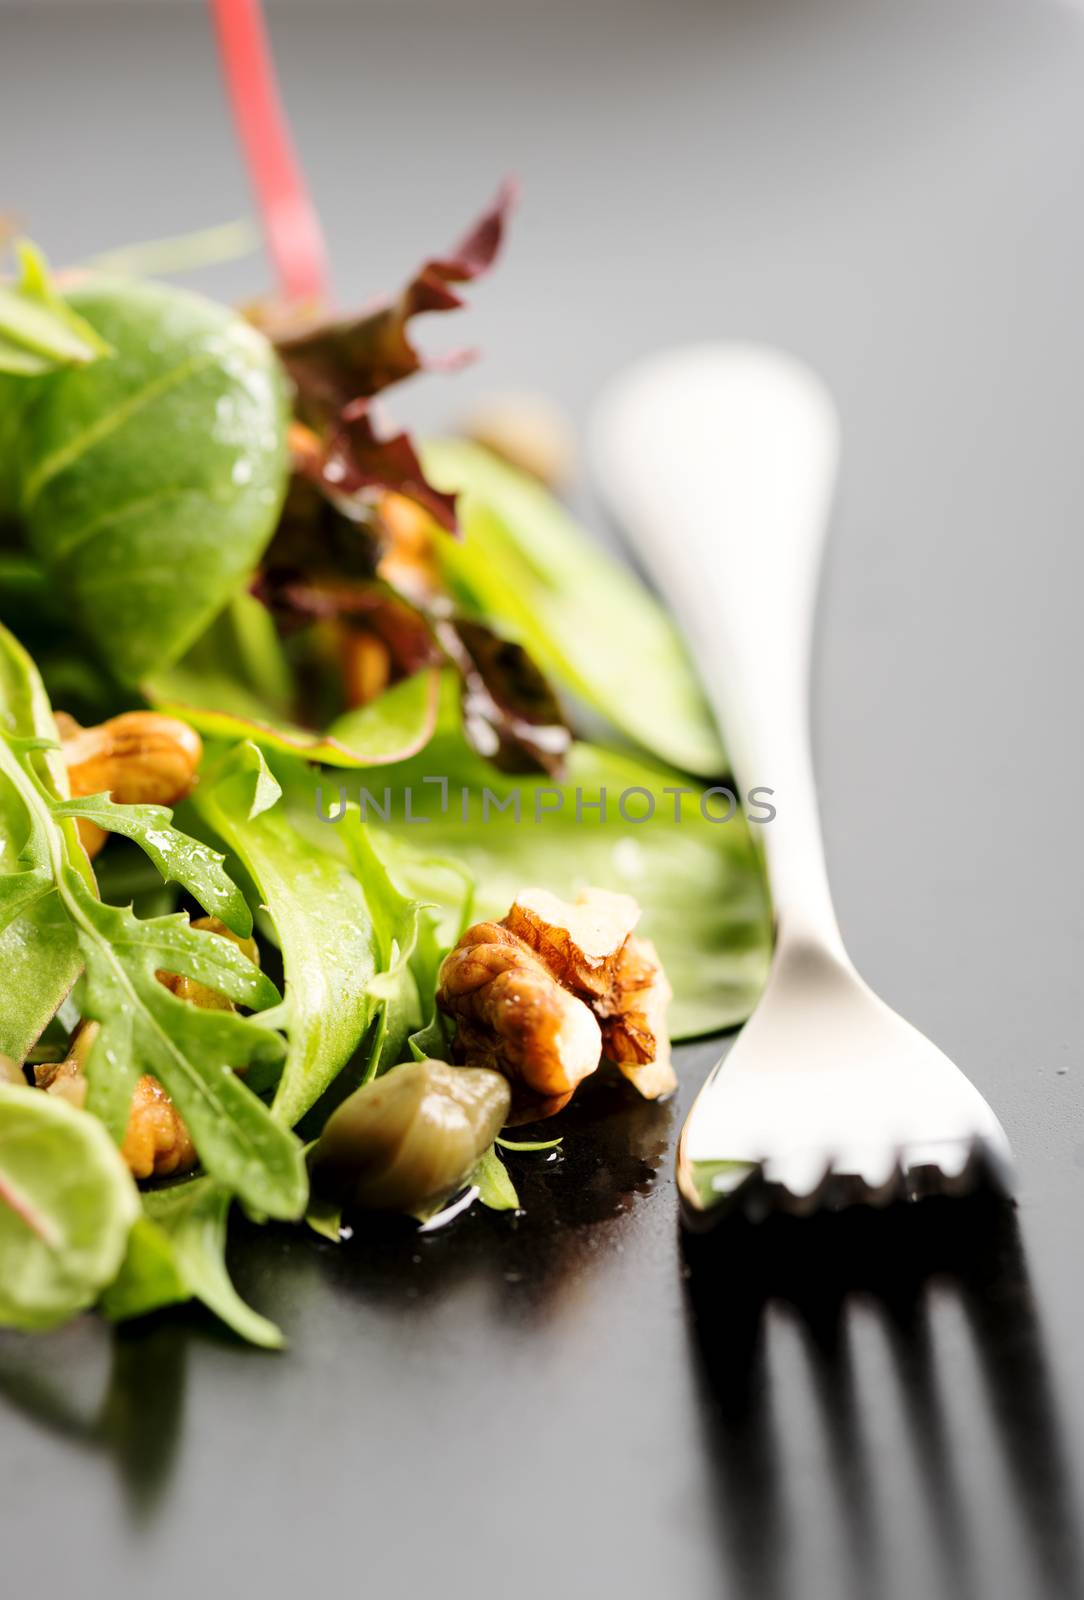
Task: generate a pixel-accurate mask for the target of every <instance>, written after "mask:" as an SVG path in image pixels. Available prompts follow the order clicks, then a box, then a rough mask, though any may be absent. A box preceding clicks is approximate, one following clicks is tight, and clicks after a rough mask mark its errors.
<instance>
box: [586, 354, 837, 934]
mask: <svg viewBox="0 0 1084 1600" xmlns="http://www.w3.org/2000/svg"><path fill="white" fill-rule="evenodd" d="M838 441H839V428H838V422H837V418H836V413H835V408H834V406H833V404H832V401H831V399H830V397H829V395H828V394H827V392H826V390H825V389H824V387H823V385H822V384H821V383H820V381H819V380H818V379H817V378H816V377H814V376H813V374H812V373H810V372H809V371H808V370H807V369H806V368H804V367H802V366H801V365H800V364H799V363H798V362H796V361H795V360H793V359H792V358H791V357H789V356H786V355H783V354H781V353H780V352H778V351H774V350H771V349H768V348H765V347H761V346H755V345H738V344H734V345H730V344H703V345H693V346H689V347H685V348H681V349H677V350H671V351H667V352H665V353H663V354H661V355H657V356H653V357H650V358H648V359H647V360H645V361H643V362H641V363H639V364H637V365H635V366H633V367H632V368H631V369H630V370H629V371H627V372H626V373H624V374H623V375H621V376H619V377H618V378H617V379H616V380H614V382H613V383H612V385H611V386H610V387H609V388H608V389H607V391H606V392H605V393H604V395H603V397H602V399H601V400H600V402H599V405H598V407H597V409H596V413H595V419H594V426H593V431H592V441H591V443H592V455H593V462H594V467H595V470H596V474H597V478H598V481H599V484H600V487H601V489H602V492H603V494H604V496H605V498H606V499H607V501H608V502H609V505H610V507H611V509H612V510H613V512H614V513H615V515H616V516H617V518H618V520H619V521H620V523H621V526H622V528H623V529H624V530H625V531H626V533H627V535H628V538H629V540H630V542H631V544H632V547H633V549H634V550H635V552H636V554H637V555H638V557H639V559H640V561H641V563H642V565H643V566H644V568H645V569H646V570H647V572H648V573H649V575H650V576H651V577H652V578H653V580H654V582H655V584H656V585H657V587H658V589H659V590H660V591H661V593H662V594H663V596H664V597H665V599H666V600H667V602H668V604H669V606H670V608H671V610H672V611H673V613H674V615H675V617H676V618H677V621H678V622H679V624H680V625H681V626H682V628H683V630H684V632H685V635H686V638H687V640H688V643H689V646H690V648H691V650H692V653H693V656H694V658H695V661H696V664H697V666H698V668H699V671H700V674H701V677H702V680H703V683H704V687H705V690H706V692H707V696H708V699H709V702H710V704H711V707H712V710H713V712H714V713H715V717H716V720H717V721H718V723H719V725H720V727H721V729H722V730H723V733H724V735H725V738H726V742H727V747H728V750H729V752H730V756H731V760H732V763H733V767H734V774H735V777H736V779H737V781H738V785H739V787H740V789H741V791H742V796H743V797H746V798H747V797H748V795H749V792H750V790H753V789H756V788H767V789H770V790H771V791H773V792H772V794H771V796H770V803H771V804H772V805H774V806H775V807H776V815H775V816H774V818H772V819H771V820H770V821H768V822H766V823H765V824H764V825H763V827H762V828H761V830H760V831H761V836H762V837H763V841H764V847H765V855H766V860H767V867H768V877H769V882H770V886H771V891H772V898H773V902H774V906H775V913H776V920H777V929H778V937H779V940H780V943H781V944H782V943H783V941H784V940H789V939H791V938H792V937H793V938H801V939H802V940H804V941H812V942H814V943H816V944H818V945H820V946H822V947H826V948H828V949H829V950H831V952H832V953H833V954H835V955H836V956H837V957H838V958H840V959H846V958H845V956H844V953H843V946H842V942H841V939H840V934H839V927H838V924H837V921H836V916H835V912H834V909H833V906H832V898H831V893H830V890H829V886H828V874H827V869H826V866H825V859H824V845H823V840H822V837H821V830H820V820H819V815H818V810H817V798H816V787H815V783H814V776H813V762H812V753H811V747H810V737H809V714H808V706H809V663H810V653H811V644H812V633H813V613H814V607H815V602H816V590H817V577H818V572H819V569H820V561H821V552H822V549H823V545H824V536H825V531H826V527H827V519H828V510H829V505H830V501H831V494H832V485H833V481H834V478H835V470H836V462H837V458H838V453H839V444H838ZM755 813H756V808H755V807H754V808H753V811H752V812H751V814H752V815H755Z"/></svg>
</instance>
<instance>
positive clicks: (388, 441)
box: [295, 399, 456, 533]
mask: <svg viewBox="0 0 1084 1600" xmlns="http://www.w3.org/2000/svg"><path fill="white" fill-rule="evenodd" d="M295 461H296V457H295ZM302 470H304V471H305V473H306V475H307V476H309V477H310V478H311V479H312V481H313V482H314V483H316V485H317V487H318V488H319V489H320V490H321V491H322V493H324V494H326V495H327V497H328V499H329V500H331V501H332V503H333V504H335V503H338V504H340V505H341V504H342V502H343V501H344V500H348V501H351V502H354V503H356V502H358V501H362V502H363V501H364V500H365V497H366V495H367V494H371V493H372V492H373V491H377V492H379V493H383V492H384V491H386V490H389V489H390V490H392V491H393V492H394V493H396V494H402V495H405V496H406V498H407V499H408V500H413V501H415V502H416V503H417V504H418V505H420V506H424V507H425V509H426V510H427V511H428V512H429V514H430V516H432V517H433V518H434V519H435V520H436V521H437V522H438V523H439V524H440V526H441V527H442V528H446V529H447V530H448V532H449V533H454V532H455V527H456V521H455V495H454V494H443V493H442V492H441V491H440V490H439V489H434V488H433V486H432V484H430V483H427V482H426V478H425V473H424V472H423V471H422V464H421V462H420V461H419V460H418V456H417V452H416V451H415V449H414V446H413V444H412V443H411V442H410V437H409V435H408V434H405V433H389V434H388V435H386V436H385V437H381V435H380V434H379V433H378V432H377V429H376V426H375V424H374V421H373V413H372V407H371V406H370V404H369V401H368V400H366V399H361V400H354V401H352V402H351V404H350V405H349V406H347V407H346V408H345V410H344V411H343V412H342V413H341V417H340V422H339V426H338V427H337V428H336V429H335V431H334V433H333V434H332V435H331V437H330V439H329V440H328V442H327V444H326V445H325V447H324V449H323V450H322V451H321V453H320V456H319V459H318V460H316V461H315V462H314V461H313V460H312V457H311V456H309V457H308V458H307V459H306V460H305V462H304V463H303V468H302Z"/></svg>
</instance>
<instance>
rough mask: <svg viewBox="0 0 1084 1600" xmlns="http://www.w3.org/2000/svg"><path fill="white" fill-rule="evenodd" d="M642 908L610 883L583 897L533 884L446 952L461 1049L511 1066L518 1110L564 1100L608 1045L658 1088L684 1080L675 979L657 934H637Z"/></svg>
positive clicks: (531, 1114)
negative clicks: (675, 1031) (674, 1039)
mask: <svg viewBox="0 0 1084 1600" xmlns="http://www.w3.org/2000/svg"><path fill="white" fill-rule="evenodd" d="M639 915H640V912H639V907H638V906H637V905H636V902H635V901H634V900H633V899H631V898H630V897H629V896H628V895H622V894H612V893H610V892H609V891H607V890H604V889H585V890H584V891H583V892H582V893H581V894H580V896H579V897H578V899H577V900H576V901H575V902H574V903H569V902H567V901H564V900H560V899H558V897H557V896H556V895H553V894H550V893H549V891H548V890H545V889H524V890H523V891H522V892H521V893H520V894H519V895H517V896H516V899H515V902H514V903H513V905H512V907H511V909H510V910H509V912H508V914H507V916H505V917H504V918H502V919H501V921H500V922H481V923H477V924H475V926H474V927H472V928H469V929H468V930H467V932H466V933H465V934H464V935H463V937H462V939H460V941H459V944H458V945H457V946H456V948H455V949H454V950H453V951H452V952H451V954H450V955H449V956H448V957H447V959H446V960H445V962H444V964H443V966H442V967H441V970H440V979H439V985H438V989H437V1003H438V1005H439V1006H440V1008H441V1010H443V1011H444V1012H446V1013H447V1014H448V1015H449V1016H452V1017H454V1018H455V1019H456V1023H457V1032H456V1041H455V1053H456V1058H457V1060H459V1061H462V1062H465V1063H466V1064H468V1065H470V1066H488V1067H495V1068H496V1069H497V1070H498V1071H500V1072H503V1073H504V1074H505V1076H506V1077H507V1078H508V1079H509V1081H510V1083H511V1084H512V1088H513V1102H512V1105H513V1116H512V1120H513V1121H514V1122H525V1121H529V1120H534V1119H535V1118H540V1117H547V1116H552V1115H553V1114H554V1112H556V1111H560V1110H561V1108H562V1107H563V1106H564V1105H566V1104H567V1103H568V1101H569V1099H570V1098H571V1096H572V1094H573V1091H574V1090H575V1088H576V1085H577V1084H578V1083H580V1082H582V1080H583V1079H584V1078H585V1077H588V1076H589V1075H590V1074H591V1073H592V1072H594V1071H595V1069H596V1068H597V1066H598V1065H599V1062H600V1060H601V1059H602V1057H603V1056H604V1055H605V1056H606V1057H607V1058H608V1059H609V1060H611V1061H614V1062H615V1063H616V1064H617V1066H618V1067H619V1068H620V1070H621V1071H622V1072H623V1073H624V1075H625V1076H626V1077H627V1078H628V1079H629V1080H630V1082H631V1083H633V1084H634V1085H635V1087H636V1088H637V1089H638V1090H639V1091H640V1093H641V1094H643V1095H644V1096H645V1097H646V1098H648V1099H657V1098H658V1097H659V1096H660V1095H663V1094H667V1093H669V1092H670V1091H671V1090H672V1089H674V1088H675V1087H676V1084H677V1079H676V1077H675V1075H674V1069H673V1066H672V1064H671V1060H670V1041H669V1037H668V1035H667V1031H666V1008H667V1005H668V1003H669V1000H670V997H671V989H670V985H669V983H668V982H667V980H666V975H665V973H664V972H663V970H662V966H661V964H660V962H659V958H658V955H657V954H656V952H655V948H654V946H653V945H652V944H651V943H650V942H649V941H648V940H646V939H637V938H635V937H634V935H633V932H632V930H633V928H634V927H635V925H636V922H637V920H638V918H639Z"/></svg>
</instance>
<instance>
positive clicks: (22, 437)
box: [0, 275, 286, 683]
mask: <svg viewBox="0 0 1084 1600" xmlns="http://www.w3.org/2000/svg"><path fill="white" fill-rule="evenodd" d="M65 298H66V303H67V305H68V306H69V307H70V308H71V309H72V310H73V311H74V312H76V313H77V314H78V315H79V316H80V317H82V318H84V319H85V320H86V322H87V323H88V324H89V325H90V326H91V327H92V328H94V329H96V330H97V333H98V335H99V336H100V337H101V338H102V339H104V340H106V341H108V343H109V345H110V346H111V347H112V349H113V352H114V354H113V356H112V358H111V359H109V360H107V361H98V362H94V363H93V364H91V365H89V366H82V367H74V366H71V367H66V368H63V369H62V370H59V371H56V372H50V373H47V374H44V375H43V376H40V377H37V378H33V379H16V378H0V445H6V446H7V448H8V449H9V450H10V452H11V453H10V455H9V457H8V461H7V466H8V472H9V474H13V475H14V476H9V477H8V478H7V479H6V480H4V481H0V520H10V521H13V522H15V523H16V525H17V526H18V527H19V529H20V530H21V533H22V535H23V538H24V539H25V541H26V543H27V545H28V546H29V548H30V550H31V552H32V553H33V555H34V556H36V558H37V559H38V561H39V562H40V563H41V564H42V566H43V567H44V569H45V570H46V572H47V574H48V576H49V577H50V579H51V580H52V582H53V584H54V585H55V587H56V589H57V591H58V592H59V593H60V594H62V595H63V596H64V598H65V600H66V603H67V605H68V606H69V608H70V611H71V614H72V616H73V617H74V619H75V621H76V622H77V623H78V625H79V627H80V629H81V630H82V632H83V633H84V634H85V636H86V637H88V638H89V639H90V641H91V643H92V644H93V646H94V648H95V650H96V652H97V653H98V655H99V657H100V658H101V659H102V661H104V662H105V663H106V664H107V666H108V667H109V668H110V670H111V671H112V672H113V673H114V674H115V675H116V676H117V677H118V678H120V679H121V680H122V681H125V682H129V683H132V682H138V681H139V679H141V678H142V677H144V676H145V675H147V674H149V673H151V672H153V671H155V670H157V669H159V668H161V667H163V666H165V665H167V664H168V663H169V662H171V661H174V660H175V659H176V658H177V657H178V656H179V655H180V654H181V653H182V652H183V651H184V649H185V648H186V647H187V646H188V645H189V644H190V643H191V642H192V641H193V640H194V639H195V638H196V637H197V635H198V634H199V633H200V632H201V631H202V630H203V629H204V628H205V627H206V626H207V624H208V622H209V621H210V619H211V618H212V617H213V616H214V615H215V613H216V612H217V611H219V610H220V609H221V608H222V606H223V605H224V604H225V603H226V601H227V600H228V599H229V598H230V596H231V595H232V594H234V593H235V592H236V591H237V590H239V589H240V588H242V587H243V585H244V583H245V580H246V579H247V577H248V576H249V574H250V573H251V571H252V569H253V568H254V566H255V565H256V563H257V561H258V560H259V557H260V555H261V553H262V551H263V549H264V546H265V545H266V543H267V541H268V539H269V538H270V536H271V533H272V531H273V529H274V526H275V523H276V521H277V518H278V513H279V509H280V506H281V503H282V497H283V493H284V489H285V481H286V449H285V419H286V403H285V390H284V384H283V380H282V374H281V370H280V368H279V365H278V362H277V360H276V358H275V355H274V352H273V351H272V349H271V347H270V345H269V344H268V343H267V341H266V340H265V339H264V338H263V336H262V335H261V334H259V333H258V332H256V330H255V329H254V328H251V327H250V326H249V325H248V324H247V323H246V322H245V321H244V320H243V319H242V318H241V317H239V316H237V315H236V314H234V313H233V312H231V311H228V310H226V309H225V308H223V307H221V306H216V305H214V304H213V303H211V302H210V301H207V300H204V299H202V298H201V297H199V296H196V295H193V294H189V293H187V292H186V291H183V290H180V289H173V288H166V287H164V286H163V285H160V284H153V283H143V282H135V281H131V280H123V279H118V280H113V279H109V278H105V277H98V276H93V275H92V276H90V277H88V278H87V280H85V281H84V282H82V283H80V285H79V286H78V287H77V288H75V289H73V290H72V291H71V293H70V294H68V295H67V296H66V297H65ZM15 391H21V393H19V392H15ZM28 393H29V398H28V397H27V396H28ZM182 575H183V576H182Z"/></svg>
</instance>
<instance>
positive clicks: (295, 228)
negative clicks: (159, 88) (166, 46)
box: [209, 0, 328, 303]
mask: <svg viewBox="0 0 1084 1600" xmlns="http://www.w3.org/2000/svg"><path fill="white" fill-rule="evenodd" d="M209 4H210V7H211V14H212V16H213V18H214V24H215V31H216V33H217V35H218V49H219V54H220V56H221V58H222V68H223V71H224V73H225V76H226V87H227V90H228V92H229V97H230V104H231V105H232V107H233V116H234V121H235V123H236V125H237V132H238V134H239V136H240V139H241V144H242V147H243V149H244V153H245V161H246V163H247V165H248V172H249V178H250V179H251V181H252V186H253V188H254V189H255V191H256V197H257V199H258V201H259V206H260V212H261V215H262V218H263V226H264V233H265V235H266V237H267V248H268V250H269V252H270V254H271V259H272V261H273V262H274V266H275V271H276V273H277V275H278V279H279V286H280V289H281V292H282V294H283V296H284V298H285V299H287V300H291V301H309V302H318V303H323V302H326V301H327V299H328V270H327V252H326V249H325V246H324V236H323V232H322V230H321V228H320V219H319V217H318V216H317V214H316V208H315V206H314V205H313V203H312V197H311V196H310V194H309V191H308V187H307V185H306V183H305V178H304V175H303V173H302V171H301V166H300V163H299V162H298V159H297V154H296V152H295V150H294V145H293V140H292V139H291V137H290V129H289V125H288V123H287V120H286V113H285V111H284V109H283V105H282V97H281V95H280V93H279V87H278V81H277V79H276V77H275V63H274V61H273V59H272V56H271V45H270V41H269V40H268V37H267V26H266V23H265V22H264V17H263V12H262V10H261V7H260V0H209Z"/></svg>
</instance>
